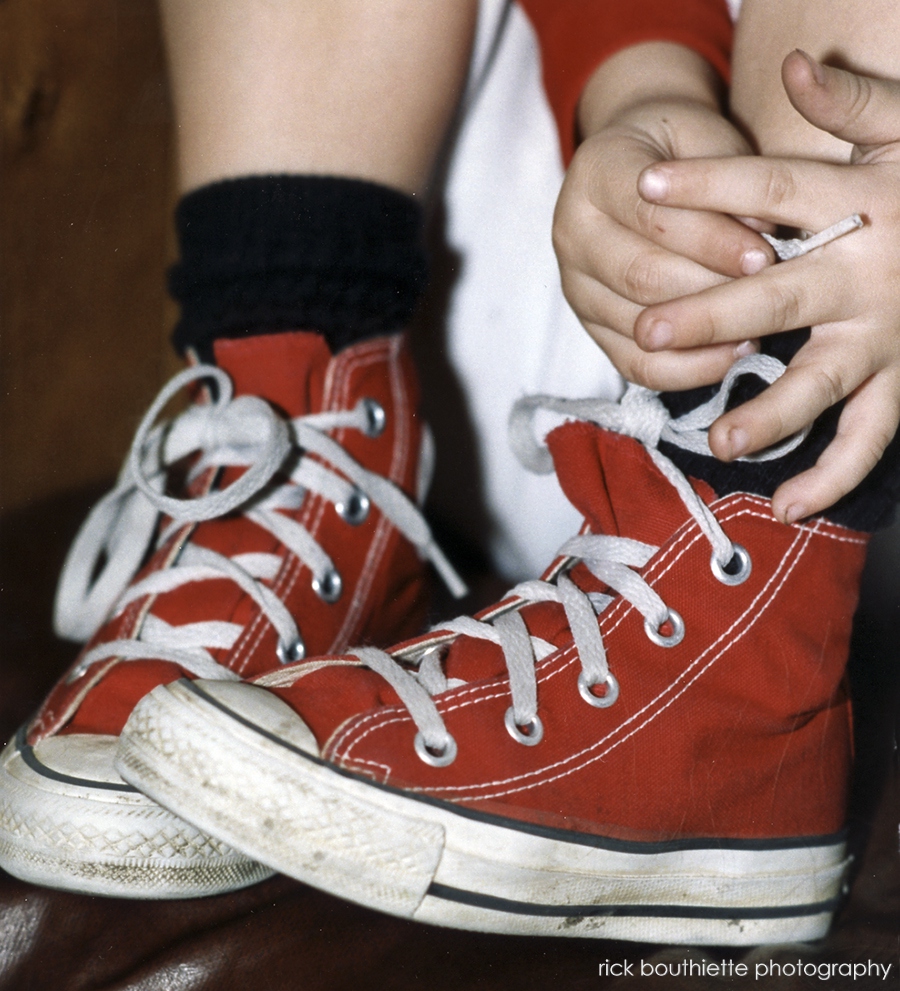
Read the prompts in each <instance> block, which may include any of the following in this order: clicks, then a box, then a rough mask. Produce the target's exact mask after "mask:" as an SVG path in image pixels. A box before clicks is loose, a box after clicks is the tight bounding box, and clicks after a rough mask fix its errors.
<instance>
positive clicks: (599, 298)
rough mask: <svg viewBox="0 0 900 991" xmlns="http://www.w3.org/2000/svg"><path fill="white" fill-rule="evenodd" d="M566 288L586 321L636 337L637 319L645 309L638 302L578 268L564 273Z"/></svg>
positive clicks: (620, 333) (626, 335)
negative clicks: (642, 309)
mask: <svg viewBox="0 0 900 991" xmlns="http://www.w3.org/2000/svg"><path fill="white" fill-rule="evenodd" d="M562 288H563V294H564V295H565V297H566V299H567V300H568V303H569V306H571V307H572V309H573V310H574V311H575V315H576V316H577V317H578V319H579V320H581V322H582V323H583V324H585V325H587V324H595V325H598V326H602V327H606V328H609V329H610V330H611V331H614V332H615V333H616V334H618V335H620V336H623V337H627V338H631V337H632V335H633V334H634V321H635V320H636V319H637V317H638V315H639V314H640V312H641V307H640V306H639V305H638V304H637V303H632V302H631V301H630V300H627V299H625V298H624V297H622V296H619V295H618V293H614V292H613V291H612V290H611V289H608V288H607V287H606V286H604V285H603V284H602V283H600V282H598V281H597V280H596V279H594V278H592V277H591V276H588V275H585V274H584V273H583V272H580V271H577V270H570V271H566V272H564V273H563V278H562Z"/></svg>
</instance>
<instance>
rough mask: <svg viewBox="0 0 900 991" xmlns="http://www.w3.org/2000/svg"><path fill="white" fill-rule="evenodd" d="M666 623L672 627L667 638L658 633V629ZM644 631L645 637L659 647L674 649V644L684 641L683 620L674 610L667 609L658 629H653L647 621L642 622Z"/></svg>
mask: <svg viewBox="0 0 900 991" xmlns="http://www.w3.org/2000/svg"><path fill="white" fill-rule="evenodd" d="M666 623H668V624H669V625H670V626H671V627H672V632H671V634H670V635H669V636H665V635H663V634H662V633H660V632H659V628H660V627H663V626H665V625H666ZM644 631H645V632H646V634H647V636H648V637H649V638H650V639H651V640H652V641H653V642H654V643H656V644H659V646H660V647H674V646H675V645H676V644H679V643H681V641H682V640H683V639H684V620H683V619H682V618H681V616H680V614H679V613H677V612H675V610H674V609H668V610H667V611H666V618H665V619H664V620H663V621H662V622H661V623H660V624H659V627H657V628H656V629H654V627H653V626H652V625H651V624H650V621H649V620H646V619H645V620H644Z"/></svg>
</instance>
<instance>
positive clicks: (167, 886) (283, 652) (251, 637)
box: [0, 333, 450, 898]
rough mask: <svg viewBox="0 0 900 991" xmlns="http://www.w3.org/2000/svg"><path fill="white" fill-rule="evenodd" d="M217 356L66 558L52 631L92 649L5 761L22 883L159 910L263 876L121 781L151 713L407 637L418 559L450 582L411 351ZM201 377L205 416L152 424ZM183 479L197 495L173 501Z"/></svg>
mask: <svg viewBox="0 0 900 991" xmlns="http://www.w3.org/2000/svg"><path fill="white" fill-rule="evenodd" d="M216 360H217V367H210V366H201V367H198V368H194V369H188V370H186V371H185V372H182V373H181V374H180V375H178V376H176V378H175V379H173V381H172V382H171V383H170V384H169V386H167V387H166V388H165V389H164V390H163V392H162V393H161V394H160V397H159V398H158V400H157V401H156V403H155V404H154V406H153V407H152V408H151V410H150V412H149V413H148V415H147V417H146V418H145V420H144V422H143V424H142V425H141V427H140V429H139V430H138V434H137V437H136V438H135V443H134V446H133V448H132V452H131V454H130V456H129V459H128V461H127V462H126V466H125V468H124V469H123V473H122V475H121V477H120V480H119V483H118V485H117V486H116V488H115V489H114V490H113V492H112V493H110V495H109V496H107V497H106V498H105V499H104V500H103V501H102V502H101V503H100V504H99V505H98V506H97V507H96V508H95V509H94V511H93V512H92V514H91V516H90V517H89V519H88V521H87V523H86V524H85V526H84V527H83V529H82V531H81V533H80V534H79V536H78V538H77V540H76V542H75V544H74V546H73V548H72V551H71V552H70V555H69V559H68V561H67V563H66V567H65V569H64V572H63V576H62V579H61V582H60V588H59V592H58V597H57V626H58V627H59V630H60V632H61V633H63V634H64V635H69V636H71V637H73V638H75V639H82V640H88V641H89V642H88V643H87V646H86V647H85V649H84V650H83V652H82V653H81V655H80V657H79V658H78V660H77V662H76V663H75V664H74V666H73V667H72V668H71V669H70V670H69V672H68V673H67V675H66V676H65V677H64V678H63V679H62V680H61V681H60V682H59V683H58V684H57V686H56V687H55V688H54V689H53V691H52V692H51V693H50V696H49V698H48V699H47V701H46V702H45V703H44V705H43V707H42V708H41V710H40V711H39V712H38V714H37V715H36V716H35V718H34V720H33V721H32V722H31V724H30V725H29V726H28V727H23V729H22V730H20V732H19V734H18V735H17V736H16V738H15V740H14V741H13V742H12V743H10V744H9V745H8V746H7V748H6V751H5V753H4V755H3V758H2V763H0V865H2V867H3V868H4V869H6V870H7V871H9V872H10V873H12V874H15V875H16V876H17V877H20V878H24V879H26V880H29V881H35V882H37V883H40V884H48V885H52V886H55V887H63V888H69V889H72V890H77V891H86V892H92V893H97V894H106V895H127V896H140V897H159V898H162V897H187V896H194V895H202V894H207V893H211V892H216V891H222V890H226V889H230V888H235V887H240V886H242V885H245V884H249V883H251V882H254V881H256V880H259V879H260V878H262V877H265V876H267V875H268V874H269V873H271V872H270V870H269V869H268V868H267V867H264V866H262V865H260V864H256V863H254V862H252V861H250V860H248V859H247V858H246V857H244V856H243V855H241V854H239V853H237V852H236V851H234V850H231V849H229V848H228V847H227V846H226V845H225V844H223V843H221V842H219V841H218V840H215V839H212V838H210V837H208V836H204V835H203V834H202V833H200V832H198V831H197V830H196V829H194V828H193V827H191V826H189V825H188V824H187V823H185V822H182V821H180V820H179V819H177V818H176V817H175V816H173V815H171V814H170V813H169V812H166V811H165V810H163V809H161V808H159V807H158V806H157V805H156V804H155V803H153V802H151V801H149V800H148V799H147V798H145V797H144V796H143V795H141V794H140V793H139V792H137V791H135V790H134V788H132V787H131V786H129V785H127V784H125V783H124V782H123V781H122V780H121V778H119V776H118V775H117V774H116V772H115V770H114V767H113V757H114V754H115V748H116V742H117V737H118V734H119V731H120V730H121V728H122V726H123V724H124V722H125V720H126V719H127V718H128V715H129V713H130V712H131V710H132V708H133V707H134V705H135V703H136V702H137V701H138V700H139V699H140V698H141V697H142V696H143V695H145V694H146V693H147V692H148V691H150V689H151V688H153V687H155V686H156V685H161V684H164V683H165V682H168V681H172V680H174V679H177V678H180V677H184V676H185V675H188V676H192V677H194V676H202V677H203V678H221V679H225V680H228V679H232V680H236V679H238V678H240V677H253V676H255V675H258V674H261V673H262V672H264V671H267V670H269V669H271V668H273V667H275V666H278V665H279V663H288V662H289V661H295V660H297V659H298V658H301V657H303V656H305V655H306V654H310V653H311V654H320V653H323V652H328V651H335V650H343V649H345V648H346V646H347V645H348V644H350V643H355V642H359V641H363V642H367V643H389V642H390V641H391V640H392V639H395V638H396V636H397V634H398V631H406V632H407V635H410V634H412V633H413V632H415V631H416V629H417V627H418V626H419V624H420V622H421V620H422V617H423V608H424V601H423V594H422V593H423V581H424V577H425V576H424V572H423V564H422V562H421V560H420V555H422V556H428V557H431V558H432V559H433V560H435V561H436V563H438V565H439V567H440V568H441V569H442V570H443V571H444V572H445V574H450V573H449V572H447V567H448V566H446V563H445V562H444V561H443V559H442V558H441V556H440V553H439V552H438V551H437V549H436V548H435V547H434V546H433V545H432V543H431V539H430V535H429V532H428V528H427V526H426V525H425V523H424V521H423V519H422V517H421V515H420V513H419V511H418V510H417V508H416V506H415V502H414V500H416V499H417V498H418V497H419V496H420V495H421V494H422V487H423V484H424V481H425V480H424V475H426V474H427V473H428V470H427V465H426V461H427V451H426V456H425V458H423V457H422V449H423V442H424V441H425V439H426V438H425V437H424V435H423V431H422V427H421V424H420V422H419V420H418V419H417V415H416V409H417V403H418V395H417V386H416V377H415V374H414V370H413V367H412V363H411V360H410V357H409V354H408V353H407V350H406V348H405V346H404V343H403V339H402V337H400V336H390V337H381V338H376V339H372V340H368V341H366V342H364V343H361V344H358V345H356V346H353V347H349V348H347V349H345V350H343V351H341V352H340V353H339V354H338V355H337V356H334V357H333V356H332V355H331V352H330V351H329V349H328V346H327V345H326V343H325V341H324V339H323V338H322V337H321V336H319V335H316V334H311V333H283V334H273V335H267V336H260V337H252V338H248V339H245V340H224V341H221V342H219V343H217V344H216ZM200 381H204V382H207V383H208V382H210V381H212V384H213V387H214V391H213V396H214V398H213V399H212V400H211V401H210V402H207V403H205V404H197V405H194V406H192V407H190V408H189V409H188V410H187V412H186V413H184V414H182V415H181V416H180V417H178V418H177V419H176V420H175V421H174V423H172V424H169V425H168V426H166V427H165V428H163V427H157V428H155V429H151V428H153V423H154V420H155V419H156V416H157V415H158V413H159V411H160V410H161V409H162V407H163V406H164V405H165V403H166V402H167V401H168V399H169V398H170V397H171V396H172V395H173V394H174V393H175V392H176V391H177V390H178V389H179V388H181V387H182V386H183V385H186V384H188V383H191V382H200ZM233 397H234V398H233ZM260 397H262V398H260ZM423 466H424V468H423ZM179 469H180V470H181V472H182V477H183V475H184V474H185V473H187V478H186V479H185V480H184V481H183V482H182V484H181V490H182V492H183V493H184V490H185V487H186V489H187V492H186V493H185V494H186V495H187V496H188V497H187V498H184V499H176V498H172V497H171V496H169V495H167V494H166V493H165V491H164V489H165V487H166V486H167V485H168V486H172V485H174V484H176V482H175V478H176V472H177V470H179ZM98 572H99V574H98Z"/></svg>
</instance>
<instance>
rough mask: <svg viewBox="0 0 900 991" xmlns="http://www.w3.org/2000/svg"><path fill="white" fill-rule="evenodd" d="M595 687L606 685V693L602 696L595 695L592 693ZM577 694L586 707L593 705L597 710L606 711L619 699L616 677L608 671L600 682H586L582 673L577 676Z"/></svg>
mask: <svg viewBox="0 0 900 991" xmlns="http://www.w3.org/2000/svg"><path fill="white" fill-rule="evenodd" d="M597 685H606V692H605V693H604V694H603V695H595V694H594V692H593V691H592V689H593V688H595V687H596V686H597ZM578 692H579V694H580V695H581V697H582V698H583V699H584V700H585V702H587V704H588V705H593V706H595V707H596V708H597V709H606V708H608V707H609V706H611V705H612V704H613V703H614V702H615V701H616V699H617V698H618V697H619V682H618V681H616V676H615V675H614V674H613V673H612V671H609V672H608V673H607V675H606V677H605V678H604V679H603V680H602V681H593V682H591V681H588V680H587V677H586V675H585V673H584V671H582V672H581V674H580V675H578Z"/></svg>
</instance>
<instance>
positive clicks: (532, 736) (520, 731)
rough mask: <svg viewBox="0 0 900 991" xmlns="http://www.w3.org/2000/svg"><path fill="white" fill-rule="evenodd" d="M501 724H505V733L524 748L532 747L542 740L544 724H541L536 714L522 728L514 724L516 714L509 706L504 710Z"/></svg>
mask: <svg viewBox="0 0 900 991" xmlns="http://www.w3.org/2000/svg"><path fill="white" fill-rule="evenodd" d="M503 722H504V723H505V724H506V730H507V732H508V733H509V735H510V736H511V737H512V738H513V739H514V740H515V741H516V743H522V744H524V745H525V746H526V747H534V746H536V745H537V744H538V743H540V742H541V740H542V739H543V738H544V724H543V723H542V722H541V717H540V716H538V715H537V714H535V715H534V716H532V717H531V720H530V721H529V722H527V723H526V724H525V725H524V726H520V725H519V724H518V723H517V722H516V714H515V712H513V707H512V706H510V707H509V708H508V709H507V710H506V715H505V716H504V717H503Z"/></svg>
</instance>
